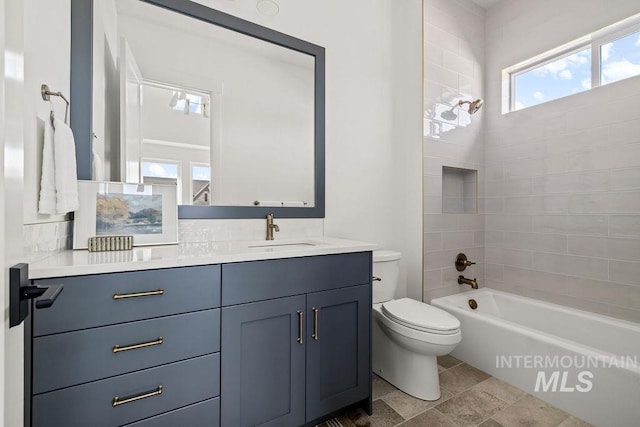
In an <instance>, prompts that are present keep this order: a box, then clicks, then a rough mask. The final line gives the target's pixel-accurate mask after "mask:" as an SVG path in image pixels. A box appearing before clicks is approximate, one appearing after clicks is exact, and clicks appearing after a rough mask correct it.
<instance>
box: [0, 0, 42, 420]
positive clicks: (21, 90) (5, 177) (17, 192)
mask: <svg viewBox="0 0 640 427" xmlns="http://www.w3.org/2000/svg"><path fill="white" fill-rule="evenodd" d="M33 3H34V2H33V1H18V0H4V1H2V2H0V22H1V23H2V25H0V28H1V29H0V33H2V35H1V36H0V47H4V49H2V50H1V52H2V53H3V56H4V58H3V60H0V62H4V66H3V67H0V70H3V76H2V81H1V82H0V83H1V85H2V86H3V88H2V89H0V101H2V102H0V147H2V150H0V152H2V154H1V156H2V159H1V160H2V161H1V162H0V165H1V166H0V168H1V169H2V170H1V172H0V202H1V203H2V207H3V208H2V213H1V214H0V216H1V218H2V219H0V224H1V225H2V228H1V229H0V230H1V231H0V232H1V233H2V235H1V237H0V240H1V242H0V246H1V247H2V249H0V253H1V254H3V257H2V263H3V270H2V271H3V273H2V275H1V276H0V277H1V278H2V279H0V280H2V284H3V286H2V292H0V307H1V308H2V332H1V333H0V339H1V340H0V350H1V351H2V356H0V361H1V362H2V366H1V367H0V381H2V388H3V391H2V392H0V394H1V395H2V396H3V399H2V405H3V407H2V409H1V410H0V412H1V415H0V423H2V425H5V426H19V425H22V414H23V383H22V379H23V333H24V330H23V327H22V326H20V327H14V328H11V329H8V326H9V323H8V313H9V307H8V301H9V298H8V297H9V287H8V286H7V281H8V273H9V270H8V267H10V266H11V265H13V264H15V263H17V262H19V261H21V256H22V244H21V243H22V224H23V189H24V185H23V182H24V174H25V164H26V163H25V162H24V160H25V158H24V148H25V145H26V143H27V142H31V143H33V142H34V141H33V140H31V141H29V140H27V139H25V136H26V134H27V132H26V130H25V117H26V112H27V111H28V108H29V102H28V101H29V99H32V93H30V92H27V89H28V87H27V85H26V82H25V77H26V75H25V66H26V61H25V57H24V54H25V42H26V40H28V39H29V37H28V36H27V35H26V34H25V27H24V24H23V19H24V17H25V13H26V12H27V11H30V10H32V9H31V8H30V6H32V5H33ZM39 89H40V88H39V86H38V89H37V90H38V92H39ZM30 113H31V115H32V116H35V114H36V112H35V111H33V110H31V111H30Z"/></svg>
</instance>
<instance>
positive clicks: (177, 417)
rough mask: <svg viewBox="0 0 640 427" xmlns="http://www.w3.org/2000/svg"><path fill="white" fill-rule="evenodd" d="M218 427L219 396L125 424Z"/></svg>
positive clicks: (148, 426) (137, 425)
mask: <svg viewBox="0 0 640 427" xmlns="http://www.w3.org/2000/svg"><path fill="white" fill-rule="evenodd" d="M178 426H179V427H219V426H220V398H219V397H216V398H215V399H211V400H207V401H204V402H200V403H196V404H195V405H191V406H187V407H186V408H181V409H177V410H175V411H171V412H167V413H166V414H162V415H157V416H155V417H151V418H147V419H146V420H142V421H138V422H136V423H133V424H127V426H126V427H178Z"/></svg>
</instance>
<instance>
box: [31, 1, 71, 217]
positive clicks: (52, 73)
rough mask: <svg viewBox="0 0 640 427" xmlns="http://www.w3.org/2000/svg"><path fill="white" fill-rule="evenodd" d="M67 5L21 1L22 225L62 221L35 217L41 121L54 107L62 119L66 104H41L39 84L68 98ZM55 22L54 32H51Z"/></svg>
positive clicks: (53, 99)
mask: <svg viewBox="0 0 640 427" xmlns="http://www.w3.org/2000/svg"><path fill="white" fill-rule="evenodd" d="M70 10H71V9H70V6H69V2H66V1H60V0H55V1H47V2H38V1H35V0H31V1H25V2H24V16H25V20H28V22H29V25H28V26H26V27H25V30H24V88H25V101H24V102H25V109H24V116H25V118H24V138H25V141H28V143H27V144H25V146H24V149H25V175H24V179H25V195H24V222H25V224H32V223H40V222H52V221H62V220H63V219H64V217H63V216H62V215H40V214H38V195H39V189H40V171H41V170H42V145H43V138H44V121H45V120H49V112H50V111H51V106H52V105H53V108H54V111H55V114H56V116H57V117H58V118H61V119H64V113H65V103H64V101H63V100H62V99H61V98H59V97H54V96H52V97H51V103H49V102H46V101H43V99H42V96H41V95H40V85H41V84H43V83H44V84H47V85H49V88H50V90H52V91H54V92H58V91H60V92H62V93H63V94H64V95H65V96H66V97H67V99H69V96H70V95H69V88H70V76H69V70H70V65H69V61H67V60H65V59H66V58H68V57H69V51H70V47H71V41H70V34H71V31H70V27H69V26H70V25H71V16H70ZM52 22H56V25H55V28H56V30H55V31H53V30H52V28H53V27H52V24H51V23H52Z"/></svg>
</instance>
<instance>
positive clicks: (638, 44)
mask: <svg viewBox="0 0 640 427" xmlns="http://www.w3.org/2000/svg"><path fill="white" fill-rule="evenodd" d="M636 46H640V36H638V40H636Z"/></svg>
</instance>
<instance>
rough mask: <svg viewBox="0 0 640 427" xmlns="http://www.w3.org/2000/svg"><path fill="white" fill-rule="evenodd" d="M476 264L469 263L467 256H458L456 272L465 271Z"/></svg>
mask: <svg viewBox="0 0 640 427" xmlns="http://www.w3.org/2000/svg"><path fill="white" fill-rule="evenodd" d="M474 264H475V262H471V261H469V260H468V259H467V256H466V255H465V254H458V256H456V270H458V271H464V269H465V268H467V267H471V266H472V265H474Z"/></svg>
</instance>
